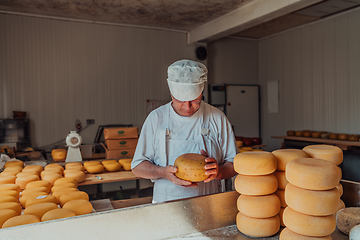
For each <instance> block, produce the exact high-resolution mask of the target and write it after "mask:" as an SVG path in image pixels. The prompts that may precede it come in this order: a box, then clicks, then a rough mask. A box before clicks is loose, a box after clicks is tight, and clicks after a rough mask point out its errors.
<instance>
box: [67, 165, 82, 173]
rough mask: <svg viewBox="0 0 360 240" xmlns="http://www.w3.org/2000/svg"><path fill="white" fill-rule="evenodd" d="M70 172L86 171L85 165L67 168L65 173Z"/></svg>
mask: <svg viewBox="0 0 360 240" xmlns="http://www.w3.org/2000/svg"><path fill="white" fill-rule="evenodd" d="M68 170H78V171H85V168H84V166H83V165H71V166H67V167H66V166H65V170H64V173H66V171H68Z"/></svg>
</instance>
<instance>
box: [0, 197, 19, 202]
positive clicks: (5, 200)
mask: <svg viewBox="0 0 360 240" xmlns="http://www.w3.org/2000/svg"><path fill="white" fill-rule="evenodd" d="M3 202H16V203H17V202H19V198H15V197H13V196H0V203H3Z"/></svg>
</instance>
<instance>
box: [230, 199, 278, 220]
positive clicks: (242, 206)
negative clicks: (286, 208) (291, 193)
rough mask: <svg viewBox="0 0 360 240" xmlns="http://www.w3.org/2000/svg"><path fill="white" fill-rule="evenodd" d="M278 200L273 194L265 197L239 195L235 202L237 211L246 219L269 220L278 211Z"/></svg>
mask: <svg viewBox="0 0 360 240" xmlns="http://www.w3.org/2000/svg"><path fill="white" fill-rule="evenodd" d="M280 205H281V204H280V199H279V198H278V196H276V195H275V194H270V195H265V196H248V195H244V194H242V195H240V196H239V198H238V200H237V208H238V210H239V211H240V212H241V213H242V214H244V215H245V216H248V217H253V218H269V217H273V216H275V215H277V214H278V213H279V211H280V207H281V206H280Z"/></svg>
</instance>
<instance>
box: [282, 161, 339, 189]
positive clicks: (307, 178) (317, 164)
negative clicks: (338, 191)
mask: <svg viewBox="0 0 360 240" xmlns="http://www.w3.org/2000/svg"><path fill="white" fill-rule="evenodd" d="M285 175H286V179H287V180H288V181H289V183H291V184H293V185H295V186H297V187H300V188H305V189H310V190H327V189H332V188H334V187H336V186H337V185H338V184H339V181H340V179H341V176H342V174H341V168H339V167H338V166H336V165H335V164H334V163H331V162H329V161H326V160H322V159H318V158H298V159H295V160H293V161H291V162H290V163H289V164H288V165H287V166H286V171H285Z"/></svg>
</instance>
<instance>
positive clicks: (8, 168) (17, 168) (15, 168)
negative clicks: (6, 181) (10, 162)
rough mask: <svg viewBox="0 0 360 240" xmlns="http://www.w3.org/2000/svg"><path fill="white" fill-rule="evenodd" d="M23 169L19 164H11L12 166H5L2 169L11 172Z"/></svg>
mask: <svg viewBox="0 0 360 240" xmlns="http://www.w3.org/2000/svg"><path fill="white" fill-rule="evenodd" d="M22 170H23V168H22V167H19V166H12V167H7V168H5V169H4V172H13V173H15V174H17V173H19V172H21V171H22Z"/></svg>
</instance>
